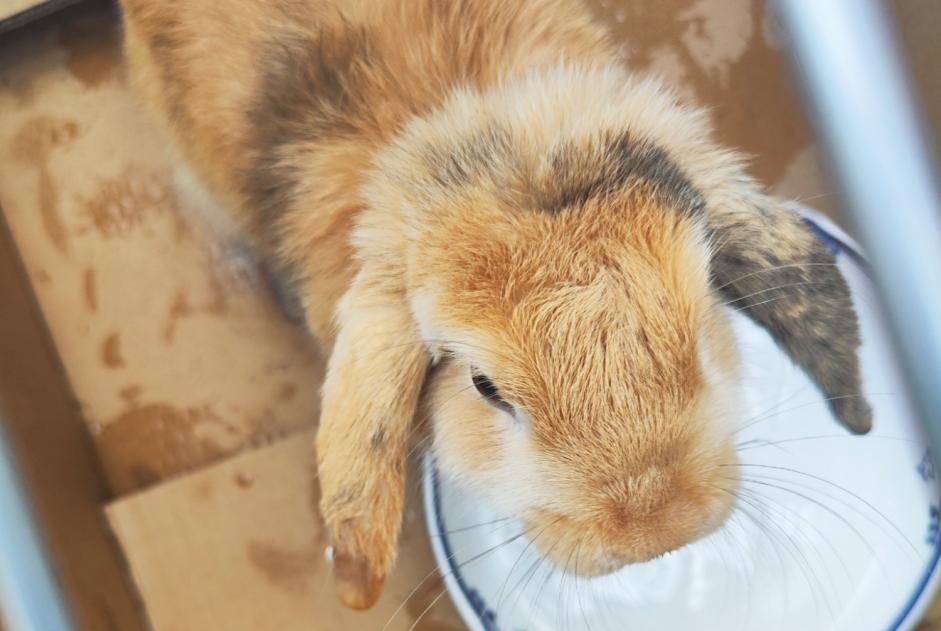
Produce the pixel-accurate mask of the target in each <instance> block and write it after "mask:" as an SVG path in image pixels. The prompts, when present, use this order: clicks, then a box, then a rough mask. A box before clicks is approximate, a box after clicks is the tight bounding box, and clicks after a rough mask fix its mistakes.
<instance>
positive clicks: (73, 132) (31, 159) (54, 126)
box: [12, 116, 79, 254]
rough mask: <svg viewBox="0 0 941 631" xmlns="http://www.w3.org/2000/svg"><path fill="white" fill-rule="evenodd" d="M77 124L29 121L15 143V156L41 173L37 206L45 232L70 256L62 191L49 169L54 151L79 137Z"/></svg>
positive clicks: (39, 119) (39, 118) (45, 119)
mask: <svg viewBox="0 0 941 631" xmlns="http://www.w3.org/2000/svg"><path fill="white" fill-rule="evenodd" d="M78 131H79V130H78V123H76V122H75V121H72V120H61V119H55V118H52V117H49V116H36V117H34V118H31V119H29V120H28V121H26V122H25V123H24V124H23V125H22V126H21V127H20V129H19V130H18V131H17V132H16V135H15V136H14V137H13V142H12V154H13V157H14V158H15V159H17V160H19V161H20V162H23V163H25V164H28V165H30V166H33V167H35V168H36V169H37V171H38V173H39V180H38V185H37V186H38V193H37V204H38V206H39V219H40V223H41V224H42V227H43V231H45V233H46V236H47V237H49V240H50V241H51V242H52V244H53V246H54V247H55V248H56V250H58V251H59V252H60V253H62V254H68V253H69V234H68V230H67V229H66V227H65V223H64V222H63V220H62V216H61V214H60V208H59V201H60V199H59V189H58V186H57V185H56V183H55V180H54V179H53V177H52V172H51V171H50V169H49V165H48V163H49V156H50V154H51V152H52V150H53V149H55V148H57V147H62V146H65V145H67V144H69V143H71V142H72V141H73V140H74V139H75V138H76V136H78Z"/></svg>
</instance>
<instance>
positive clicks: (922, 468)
mask: <svg viewBox="0 0 941 631" xmlns="http://www.w3.org/2000/svg"><path fill="white" fill-rule="evenodd" d="M805 216H806V217H807V220H808V221H809V222H810V223H811V225H812V227H814V228H815V231H816V232H817V233H818V235H819V237H820V238H821V239H822V240H823V241H824V242H825V243H826V244H827V245H828V247H830V248H831V249H832V250H833V251H834V252H835V253H836V254H837V260H838V262H839V265H840V268H841V269H842V271H843V273H844V274H845V275H846V278H847V281H848V282H849V284H850V287H851V289H852V292H853V296H854V301H855V303H856V308H857V310H858V312H859V318H860V326H861V329H862V336H863V347H862V349H861V359H862V366H863V377H864V388H865V391H866V393H867V394H868V395H869V399H870V401H871V403H872V405H873V408H874V410H875V426H874V430H873V431H872V432H871V433H870V434H869V435H867V436H863V437H853V436H850V435H849V434H848V433H846V432H845V431H844V430H843V429H841V428H840V427H839V426H838V425H837V424H836V422H835V421H834V420H833V418H832V416H831V415H830V413H829V411H828V409H827V406H826V404H825V402H824V401H823V398H822V396H821V395H820V394H819V393H818V391H817V390H816V389H815V388H814V386H813V385H812V384H811V382H810V381H809V380H808V379H807V377H806V376H804V375H803V373H801V372H800V371H799V370H798V369H797V368H795V367H794V366H793V365H792V364H791V362H790V361H789V360H788V359H787V357H786V356H785V355H783V354H782V353H781V351H779V350H778V349H777V347H776V346H775V345H774V343H773V342H772V340H771V339H770V337H769V336H768V335H767V334H766V333H764V331H762V330H761V329H759V328H758V327H757V326H756V325H754V324H752V323H751V322H750V321H749V320H748V319H747V318H745V317H744V316H741V315H739V314H736V315H735V316H734V317H735V326H736V331H737V334H738V339H739V343H740V347H741V352H742V356H743V357H744V359H745V368H746V380H745V385H746V390H747V392H746V399H747V405H748V410H749V412H750V414H748V415H747V416H750V417H752V418H754V419H757V422H754V423H753V424H750V425H749V424H748V423H745V424H743V427H744V429H743V430H741V440H742V441H743V443H744V444H743V446H742V451H741V456H740V457H741V460H742V462H744V463H752V464H758V465H761V466H760V467H749V466H747V465H746V466H745V467H744V468H743V470H742V471H743V476H748V477H750V478H751V479H752V480H753V482H752V483H750V484H749V485H748V486H747V488H748V489H750V490H749V491H748V498H749V499H745V500H742V501H740V502H739V509H738V510H736V512H735V513H734V516H733V518H732V519H731V520H730V521H729V522H728V524H727V525H726V526H725V527H724V528H723V529H722V530H721V531H719V532H718V533H715V534H714V535H711V536H709V537H707V538H705V539H703V540H701V541H698V542H696V543H694V544H692V545H690V546H687V547H686V548H684V549H681V550H679V551H677V552H675V553H673V554H670V555H667V556H666V557H664V558H661V559H658V560H656V561H652V562H650V563H646V564H641V565H635V566H629V567H627V568H624V569H623V570H621V571H619V572H617V573H615V574H613V575H609V576H605V577H601V578H595V579H581V578H575V577H574V576H572V575H563V574H562V573H561V572H559V571H557V570H555V569H553V568H552V567H551V566H550V564H549V562H547V561H544V560H542V559H541V557H540V556H539V555H538V553H537V552H536V551H535V550H534V549H533V547H532V546H530V545H529V542H528V541H527V540H526V539H525V538H523V537H519V538H516V539H514V540H512V541H510V542H509V543H506V542H507V541H508V540H510V539H513V537H514V536H515V535H517V534H519V533H520V530H521V527H520V525H519V524H517V523H515V522H512V521H509V520H506V521H497V520H500V519H501V518H504V517H505V516H504V515H500V514H497V513H495V512H494V511H493V510H492V509H491V508H489V507H488V506H487V505H486V504H485V503H483V502H482V501H480V500H479V499H478V498H476V497H473V496H471V495H468V494H467V493H466V492H464V491H463V490H462V489H461V488H458V487H457V486H455V485H453V484H452V483H450V482H449V481H447V480H444V479H439V477H438V475H437V472H436V470H435V468H434V464H433V462H431V461H430V460H426V465H425V479H424V490H425V507H426V516H427V519H428V525H429V529H430V532H431V538H432V545H433V548H434V552H435V555H436V557H437V561H438V565H439V568H440V571H441V573H442V574H443V575H444V577H445V584H446V585H447V589H448V591H449V592H450V595H451V597H452V599H453V600H454V602H455V604H456V606H457V608H458V610H459V611H460V612H461V614H462V616H463V617H464V619H465V621H466V622H467V624H468V626H469V627H470V628H471V629H473V630H474V631H497V630H499V631H545V630H560V629H585V630H588V629H597V630H605V629H607V630H612V631H613V630H619V631H620V630H624V629H630V630H633V629H637V630H648V629H657V630H663V631H670V630H674V629H676V630H684V631H685V630H688V629H694V630H696V631H729V630H731V629H736V630H737V629H742V630H756V631H757V630H760V631H777V630H782V631H794V630H800V631H805V630H807V631H809V630H812V629H830V630H833V631H885V630H887V629H890V630H895V629H912V628H914V626H915V625H916V624H917V621H918V619H919V617H920V614H921V613H922V612H923V610H924V608H925V606H926V605H927V604H928V603H929V602H930V599H931V596H932V594H933V593H934V588H935V584H936V582H937V579H938V558H939V551H941V548H939V531H938V528H939V486H938V481H937V479H936V474H935V468H934V465H933V464H932V460H931V457H930V456H929V453H928V449H927V447H926V440H925V439H924V437H923V435H922V432H921V429H920V428H919V427H918V425H917V422H916V421H915V419H914V417H913V415H912V413H911V411H910V409H909V407H908V406H907V404H906V401H905V400H904V397H903V396H902V394H901V393H902V392H903V390H902V386H901V379H900V377H899V372H898V370H897V368H896V365H895V363H894V361H893V359H892V357H891V355H890V352H889V346H888V341H887V339H886V337H885V335H884V333H883V327H882V324H881V319H880V317H879V315H878V311H877V309H876V295H875V292H874V290H873V288H872V285H871V283H870V280H869V278H868V276H867V272H866V269H865V263H864V261H863V258H862V257H861V256H860V254H859V250H858V248H857V246H856V245H855V244H854V243H853V242H852V241H851V240H850V239H849V238H848V237H847V236H846V235H845V234H844V233H842V232H841V231H840V230H839V229H838V228H836V227H835V226H833V225H832V224H831V223H830V222H829V221H827V220H826V219H824V218H822V217H820V216H818V215H815V214H812V213H806V214H805ZM480 524H484V525H480Z"/></svg>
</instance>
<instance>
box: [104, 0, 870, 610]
mask: <svg viewBox="0 0 941 631" xmlns="http://www.w3.org/2000/svg"><path fill="white" fill-rule="evenodd" d="M121 5H122V9H123V11H122V13H123V21H124V32H125V51H126V60H127V65H128V69H129V76H130V80H131V82H132V84H133V86H134V88H135V90H136V92H137V93H138V94H139V95H140V96H141V100H142V102H143V104H144V105H145V107H147V108H148V109H149V110H150V111H151V112H152V113H153V115H154V117H155V119H156V120H157V121H158V122H159V123H160V124H161V125H162V126H164V127H165V128H166V129H167V130H169V133H170V135H171V137H172V138H173V140H174V142H175V144H176V145H177V146H178V148H179V151H180V152H181V154H182V156H183V161H184V162H185V165H186V168H188V169H189V170H191V171H192V172H193V173H194V174H195V176H196V177H197V178H198V179H199V181H200V182H202V183H203V184H204V185H205V186H206V188H207V190H209V191H210V192H211V194H212V195H213V196H214V199H216V200H217V201H218V203H219V204H220V205H221V206H222V207H224V208H226V209H227V212H230V213H231V214H232V217H233V218H234V219H235V221H237V223H238V225H239V226H240V230H242V231H244V233H245V234H246V235H247V236H246V238H247V239H249V240H250V242H251V243H252V245H253V247H254V248H256V250H257V252H259V254H260V256H261V257H263V258H264V259H265V260H266V261H267V262H268V263H269V264H270V265H271V266H272V267H273V268H274V269H275V270H276V274H277V275H278V277H279V278H281V279H282V280H283V282H284V284H285V285H286V286H289V287H290V288H291V291H292V292H293V294H294V295H295V296H296V298H297V303H298V305H300V309H301V312H302V315H303V320H304V322H305V323H306V326H307V328H308V329H309V330H310V332H311V333H312V334H313V336H314V337H315V339H316V341H317V342H318V343H319V344H320V345H321V346H322V347H323V348H324V349H325V350H326V351H327V353H328V354H329V362H328V367H327V376H326V380H325V383H324V385H323V392H322V395H323V404H322V414H321V418H320V421H319V428H318V433H317V439H316V462H317V469H318V479H319V484H320V488H321V499H320V509H321V512H322V517H323V520H324V524H325V528H326V530H327V533H328V535H329V537H330V541H331V542H332V546H333V549H334V561H333V572H334V577H335V583H336V589H337V593H338V595H339V598H340V599H341V601H342V602H343V603H344V604H345V605H347V606H349V607H352V608H357V609H363V608H368V607H370V606H371V605H372V604H373V603H374V602H375V601H376V599H377V598H378V596H379V595H380V594H381V592H382V589H383V584H384V581H385V578H386V576H387V575H388V573H389V571H390V569H391V568H392V567H393V564H394V561H395V555H396V539H397V536H398V533H399V529H400V524H401V521H402V511H403V495H404V491H405V482H404V479H405V464H406V460H407V456H408V450H409V445H410V440H411V434H412V431H413V429H414V428H415V427H416V424H417V423H418V421H419V417H421V416H422V415H423V414H424V413H427V415H428V418H429V419H430V420H429V423H430V425H431V429H430V431H431V437H430V443H431V445H430V447H429V448H430V450H431V451H432V453H433V455H434V457H435V459H436V461H437V464H438V467H439V468H440V470H441V472H442V474H443V475H447V476H451V477H453V478H454V479H456V480H458V481H460V482H461V483H463V484H465V485H466V486H468V487H470V488H472V489H475V490H476V491H477V492H479V493H481V494H483V495H484V496H485V497H486V498H488V500H489V501H491V502H493V504H494V505H495V506H497V507H500V508H502V509H503V510H505V511H506V512H507V514H509V515H512V516H513V517H515V518H516V519H518V520H519V521H520V522H521V523H522V524H523V526H524V527H525V531H524V532H526V533H528V534H529V537H530V539H531V540H532V541H533V542H534V545H536V546H537V547H538V548H539V549H540V551H541V553H542V554H543V555H545V556H547V557H549V558H550V559H551V560H553V561H554V562H555V563H556V564H557V565H559V566H560V567H566V565H567V558H570V557H571V553H572V550H573V548H574V547H575V546H577V547H578V550H579V563H578V568H577V570H578V573H579V574H583V575H598V574H604V573H607V572H612V571H615V570H617V569H618V568H620V567H622V566H624V565H625V564H629V563H634V562H640V561H645V560H649V559H652V558H655V557H657V556H659V555H662V554H664V553H666V552H668V551H671V550H675V549H677V548H680V547H682V546H684V545H686V544H688V543H690V542H692V541H694V540H696V539H697V538H700V537H703V536H704V535H706V534H708V533H710V532H712V531H714V530H715V529H717V528H718V527H719V526H720V525H721V524H722V523H723V522H724V520H725V519H726V517H727V516H728V515H729V514H730V511H731V510H732V508H733V506H734V503H735V493H736V488H737V487H736V482H735V477H736V476H735V472H736V469H735V463H736V452H735V446H734V436H733V433H734V431H735V428H736V427H737V426H738V425H739V424H740V423H741V422H742V420H743V419H742V411H741V409H740V405H739V403H740V400H741V398H742V395H741V392H740V384H739V377H738V375H739V363H740V360H739V357H738V355H737V352H736V344H735V339H734V336H733V334H732V330H731V327H730V311H731V309H738V310H739V311H741V312H743V313H745V314H746V315H747V316H749V317H750V318H751V319H752V320H754V321H755V322H756V323H758V324H759V325H761V326H762V327H764V329H766V330H767V332H768V333H769V334H770V335H771V336H773V338H774V339H775V340H776V342H777V344H778V345H779V346H780V348H781V349H783V351H784V352H786V353H787V354H788V355H789V356H790V357H791V358H792V359H793V361H794V362H795V363H796V364H798V365H799V366H800V367H801V368H802V369H803V370H804V371H805V372H806V373H807V374H808V375H809V376H810V377H811V378H812V380H813V381H814V382H815V383H816V384H817V385H818V386H819V389H820V391H821V392H822V394H823V395H824V396H825V397H827V399H828V400H829V405H830V407H831V409H832V412H833V415H834V418H835V419H836V420H837V421H838V422H840V423H842V424H843V425H844V426H845V427H846V428H848V429H849V430H850V431H852V432H855V433H864V432H866V431H868V430H869V428H870V426H871V422H872V413H871V408H870V406H869V405H868V403H867V402H866V400H865V398H864V397H862V396H861V382H860V371H859V361H858V358H857V349H858V346H859V344H860V339H859V330H858V326H857V321H856V315H855V313H854V310H853V305H852V302H851V298H850V295H849V291H848V288H847V285H846V283H845V281H844V279H843V278H842V276H841V274H840V272H839V270H838V269H837V268H836V266H835V264H834V259H833V256H832V255H831V253H830V252H829V251H828V250H827V248H826V247H824V245H822V244H821V243H819V242H818V240H817V239H816V238H815V237H814V235H813V233H812V232H811V230H810V229H809V227H808V226H806V225H805V224H804V222H803V221H802V220H801V218H800V217H799V216H798V215H797V214H795V213H794V212H792V211H791V210H789V209H787V208H786V206H785V204H784V203H783V202H781V201H779V200H776V199H774V198H772V197H771V196H770V195H769V194H768V193H767V192H766V191H765V190H764V189H763V188H762V187H761V185H759V184H758V183H757V182H756V181H755V180H754V179H752V178H751V177H749V175H748V174H747V173H746V170H745V166H744V161H743V159H742V158H741V157H740V156H739V155H738V154H737V153H735V152H734V151H732V150H729V149H725V148H723V147H720V146H718V145H717V144H715V141H714V140H713V139H712V131H711V129H710V125H709V122H708V119H707V116H706V115H705V114H704V112H703V111H702V110H699V109H697V108H695V107H692V106H689V105H686V104H683V103H681V102H679V101H678V99H677V97H676V96H675V95H674V93H672V92H671V91H670V90H669V89H668V88H667V87H665V86H664V85H662V82H661V81H659V80H658V79H656V78H651V77H645V76H641V75H638V74H635V73H632V72H631V71H629V69H627V68H625V67H624V66H623V64H622V63H620V62H619V60H618V57H617V55H616V51H615V47H614V45H613V44H612V42H611V40H610V37H609V35H608V33H607V32H606V31H605V29H604V28H603V27H602V26H600V25H599V24H597V23H596V22H595V21H594V20H593V17H592V15H591V14H590V12H589V10H588V9H587V8H586V7H583V6H582V5H581V4H580V3H579V2H577V1H576V0H448V1H444V0H355V1H351V0H348V1H344V2H340V1H339V0H274V1H271V2H265V1H261V0H257V1H252V0H214V1H213V2H193V1H192V0H159V1H158V0H121Z"/></svg>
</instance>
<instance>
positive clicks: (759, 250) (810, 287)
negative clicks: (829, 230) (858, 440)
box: [706, 194, 872, 434]
mask: <svg viewBox="0 0 941 631" xmlns="http://www.w3.org/2000/svg"><path fill="white" fill-rule="evenodd" d="M750 197H752V196H750ZM749 201H750V202H752V203H748V204H746V205H739V204H732V205H731V206H732V207H731V208H724V209H710V210H709V211H707V213H706V215H707V217H708V220H707V221H708V225H709V231H710V233H711V237H712V239H713V241H714V243H715V251H714V253H713V257H712V274H713V281H714V283H715V286H716V288H717V289H718V290H719V291H720V292H721V293H722V294H723V295H724V296H725V297H726V298H727V300H728V301H729V303H730V304H731V305H732V306H734V307H736V308H738V309H740V310H741V311H742V312H744V313H745V314H747V315H748V316H749V317H751V319H752V320H754V321H755V322H757V323H758V324H760V325H761V326H762V327H764V328H765V329H766V330H767V331H768V332H769V333H770V334H771V336H772V337H773V338H774V339H775V341H776V342H777V343H778V345H779V346H780V347H781V348H782V349H783V350H784V351H785V352H786V353H787V354H788V355H789V356H790V357H791V359H792V360H794V362H796V363H797V364H798V365H799V366H800V367H801V368H803V370H804V371H805V372H806V373H807V374H808V376H810V378H811V379H812V380H813V381H814V382H816V384H817V385H818V386H819V388H820V389H821V391H823V394H824V396H825V397H826V398H827V400H828V403H829V405H830V409H831V410H832V412H833V414H834V415H836V417H837V419H839V420H840V422H842V423H843V424H844V425H845V426H846V427H847V428H849V429H850V430H851V431H853V432H855V433H860V434H862V433H866V432H868V431H869V429H870V428H871V427H872V409H871V408H870V406H869V404H868V403H867V401H866V400H865V399H864V398H863V396H862V392H861V380H860V371H859V357H858V356H857V350H858V349H859V345H860V338H859V324H858V322H857V319H856V312H855V310H854V309H853V303H852V300H851V299H850V293H849V288H848V287H847V285H846V281H845V280H844V278H843V276H842V274H841V273H840V270H839V269H838V268H837V267H836V261H835V260H834V257H833V255H832V254H831V253H830V251H829V250H828V249H827V248H826V246H824V245H823V243H821V242H820V241H819V239H817V237H816V236H815V235H814V234H813V233H812V232H811V230H810V228H809V227H808V226H807V224H806V223H805V222H804V221H803V220H802V219H801V218H800V216H799V215H797V213H794V212H792V211H790V210H788V209H785V208H783V207H781V206H780V205H779V204H777V203H775V202H774V201H773V200H771V199H769V198H767V197H764V196H763V195H757V194H756V195H754V196H753V199H752V200H749Z"/></svg>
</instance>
